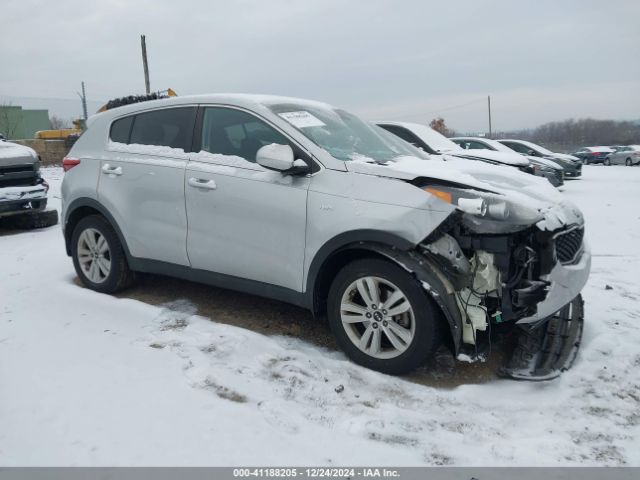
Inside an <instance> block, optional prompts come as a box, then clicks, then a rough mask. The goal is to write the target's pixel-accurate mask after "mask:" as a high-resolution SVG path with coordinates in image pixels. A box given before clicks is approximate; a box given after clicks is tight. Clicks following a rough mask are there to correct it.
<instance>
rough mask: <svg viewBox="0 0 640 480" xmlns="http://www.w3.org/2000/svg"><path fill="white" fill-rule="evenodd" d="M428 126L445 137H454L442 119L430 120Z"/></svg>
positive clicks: (453, 133)
mask: <svg viewBox="0 0 640 480" xmlns="http://www.w3.org/2000/svg"><path fill="white" fill-rule="evenodd" d="M429 126H430V127H431V128H433V129H434V130H435V131H436V132H439V133H441V134H442V135H444V136H445V137H453V136H455V132H454V131H453V130H451V129H449V128H448V127H447V124H446V123H445V122H444V118H442V117H438V118H434V119H433V120H431V122H430V123H429Z"/></svg>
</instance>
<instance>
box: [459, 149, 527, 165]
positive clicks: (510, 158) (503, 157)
mask: <svg viewBox="0 0 640 480" xmlns="http://www.w3.org/2000/svg"><path fill="white" fill-rule="evenodd" d="M446 153H447V154H448V155H453V156H456V157H460V158H471V159H476V158H478V159H480V160H489V161H491V162H498V163H503V164H505V165H512V166H515V167H525V166H527V165H529V160H527V158H526V157H523V156H522V155H520V154H519V153H516V152H513V153H509V152H498V151H495V150H489V149H475V150H464V149H460V150H459V151H458V150H455V151H451V152H446Z"/></svg>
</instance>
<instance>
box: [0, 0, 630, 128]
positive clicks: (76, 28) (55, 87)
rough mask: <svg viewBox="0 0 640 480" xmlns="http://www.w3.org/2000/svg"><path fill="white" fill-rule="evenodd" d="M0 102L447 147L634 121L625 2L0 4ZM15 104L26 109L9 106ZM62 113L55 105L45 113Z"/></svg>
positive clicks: (20, 0)
mask: <svg viewBox="0 0 640 480" xmlns="http://www.w3.org/2000/svg"><path fill="white" fill-rule="evenodd" d="M0 15H1V17H0V102H1V101H2V100H3V99H4V100H5V101H7V100H11V101H13V102H14V104H15V103H18V101H20V102H22V103H23V104H25V106H28V107H30V108H34V107H42V108H47V107H48V108H50V109H51V110H52V113H58V114H60V115H63V116H71V115H79V114H80V104H79V101H78V100H77V96H76V93H75V92H76V91H78V90H79V88H80V81H81V80H84V81H85V82H86V85H87V94H88V98H89V99H90V100H91V101H92V103H90V108H91V109H92V110H95V108H96V106H97V105H99V104H100V102H103V101H106V100H108V99H110V98H114V97H118V96H124V95H129V94H134V93H142V92H144V78H143V71H142V65H141V60H140V58H141V56H140V34H142V33H144V34H146V36H147V48H148V53H149V62H150V76H151V88H152V90H160V89H166V88H167V87H171V88H173V89H174V90H176V91H177V92H178V94H182V95H185V94H194V93H207V92H251V93H273V94H281V95H290V96H299V97H306V98H313V99H317V100H323V101H326V102H329V103H332V104H334V105H338V106H341V107H343V108H346V109H348V110H351V111H353V112H355V113H359V114H361V115H362V116H364V117H366V118H370V119H378V118H379V119H397V120H403V119H404V120H409V121H425V122H428V121H429V120H431V119H432V118H434V117H435V116H437V115H440V116H443V117H444V118H445V120H446V122H447V124H448V125H449V126H450V127H453V128H455V129H457V130H459V131H465V132H466V131H478V132H480V131H485V130H486V129H487V108H486V97H487V95H491V101H492V107H493V108H492V113H493V125H494V129H499V130H505V129H515V128H526V127H534V126H536V125H538V124H541V123H544V122H547V121H552V120H563V119H566V118H579V117H594V118H615V119H638V118H640V1H638V0H628V1H624V0H608V1H606V2H605V1H602V0H600V1H587V0H582V1H571V0H566V1H526V2H524V1H517V2H515V1H489V0H485V1H480V0H478V1H461V0H458V1H440V2H429V1H426V0H415V1H413V0H403V1H399V0H396V1H392V0H366V1H365V0H361V1H356V0H349V1H346V0H345V1H337V0H306V1H293V0H263V1H258V0H255V1H249V0H243V1H230V0H227V1H216V0H200V1H189V0H181V1H176V0H153V1H151V0H149V1H139V0H135V1H133V0H124V1H121V0H111V1H101V2H89V1H86V0H78V1H65V0H57V1H55V2H52V1H32V0H9V1H8V2H7V1H6V0H5V1H3V2H2V9H1V11H0ZM23 97H30V98H27V99H24V98H23ZM40 98H62V99H70V100H68V101H66V102H65V101H55V102H54V101H45V100H39V99H40Z"/></svg>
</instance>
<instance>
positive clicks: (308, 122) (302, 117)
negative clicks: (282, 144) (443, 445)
mask: <svg viewBox="0 0 640 480" xmlns="http://www.w3.org/2000/svg"><path fill="white" fill-rule="evenodd" d="M278 115H280V116H281V117H282V118H284V119H285V120H286V121H287V122H289V123H290V124H291V125H293V126H294V127H296V128H306V127H324V126H325V124H324V123H323V122H322V120H320V119H319V118H317V117H314V116H313V115H311V114H310V113H309V112H307V111H305V110H301V111H299V112H284V113H279V114H278Z"/></svg>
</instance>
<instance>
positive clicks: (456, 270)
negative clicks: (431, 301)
mask: <svg viewBox="0 0 640 480" xmlns="http://www.w3.org/2000/svg"><path fill="white" fill-rule="evenodd" d="M583 234H584V229H583V226H582V225H570V226H565V227H561V228H559V229H557V230H554V231H547V230H541V229H540V228H538V227H537V226H535V225H533V226H530V227H528V228H525V229H522V230H519V231H516V232H512V233H503V234H495V233H492V234H478V233H477V232H472V231H471V230H470V229H469V228H467V227H466V226H465V222H464V219H463V214H461V213H460V212H456V213H454V214H453V215H452V216H451V217H450V218H449V219H448V220H447V221H446V222H445V223H444V224H443V225H441V226H440V228H439V229H438V230H437V231H434V232H433V233H432V234H431V235H430V236H429V237H428V238H427V239H426V240H425V242H423V243H421V244H420V247H419V248H420V251H421V253H422V254H423V255H425V257H427V258H429V259H430V260H431V261H433V263H434V264H435V265H436V266H437V268H438V269H439V270H441V272H442V273H443V275H444V276H445V277H446V278H447V280H448V283H449V286H450V288H451V290H452V291H450V292H449V293H450V294H451V295H453V296H454V298H455V304H456V306H457V308H458V311H459V313H460V316H461V319H462V322H461V323H462V325H461V328H462V332H461V345H460V349H459V353H461V354H462V355H465V357H466V358H467V359H471V360H482V359H483V355H484V352H485V351H486V350H487V344H488V345H489V348H490V342H491V339H490V334H491V328H492V326H494V328H495V326H500V328H503V329H505V328H509V327H512V328H513V329H516V330H517V331H518V333H520V334H521V335H522V336H523V338H525V339H526V340H524V341H520V340H519V341H518V347H516V351H515V352H514V357H513V358H512V360H511V361H510V362H509V364H508V365H507V366H505V367H504V369H503V371H502V373H503V374H504V375H507V376H510V377H512V378H518V379H534V380H541V379H542V380H544V379H548V378H554V377H555V376H557V375H559V374H560V372H561V371H562V370H566V369H567V368H569V367H570V364H571V362H572V361H573V359H574V358H575V351H576V350H577V344H579V341H580V336H581V334H582V301H581V299H579V297H578V296H576V298H575V299H570V302H569V303H568V304H567V305H566V306H565V307H563V308H562V309H561V310H560V311H558V312H557V313H555V314H554V315H551V316H548V317H545V318H542V319H540V320H536V321H529V320H531V319H532V318H536V314H537V313H538V312H537V311H538V305H539V304H540V303H541V302H543V301H545V299H546V298H547V296H548V294H549V289H550V287H551V284H552V280H551V279H550V278H549V276H550V274H551V272H552V271H553V269H554V267H555V266H556V265H558V264H560V265H572V264H574V263H575V262H577V261H578V260H579V259H580V257H581V255H582V253H583V248H584V247H583V245H584V244H583ZM574 300H575V302H574ZM574 303H575V305H574ZM572 321H573V323H574V325H573V326H572V327H571V322H572ZM519 322H520V324H519ZM570 327H571V328H570ZM550 335H552V336H554V338H553V340H551V339H550V338H547V337H549V336H550ZM543 350H544V355H542V353H541V352H543ZM572 352H573V353H572ZM543 357H544V358H543ZM515 358H517V360H514V359H515ZM559 358H562V361H561V362H560V363H558V362H559V361H558V359H559Z"/></svg>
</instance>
